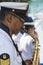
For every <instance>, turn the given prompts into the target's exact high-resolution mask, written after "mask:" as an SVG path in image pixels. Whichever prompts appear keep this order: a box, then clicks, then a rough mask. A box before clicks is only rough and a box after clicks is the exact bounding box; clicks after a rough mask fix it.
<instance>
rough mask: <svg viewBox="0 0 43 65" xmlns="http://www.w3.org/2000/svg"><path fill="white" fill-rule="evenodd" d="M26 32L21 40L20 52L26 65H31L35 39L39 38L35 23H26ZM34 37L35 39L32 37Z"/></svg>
mask: <svg viewBox="0 0 43 65" xmlns="http://www.w3.org/2000/svg"><path fill="white" fill-rule="evenodd" d="M24 25H25V31H26V33H24V34H23V35H22V37H21V39H20V51H22V57H23V59H24V60H25V62H26V65H31V63H32V62H31V61H32V56H33V50H34V45H33V42H34V41H35V40H34V38H37V37H38V36H37V33H36V32H35V28H34V24H33V23H29V22H28V23H27V22H26V23H24ZM32 36H33V37H32Z"/></svg>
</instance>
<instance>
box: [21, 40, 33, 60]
mask: <svg viewBox="0 0 43 65" xmlns="http://www.w3.org/2000/svg"><path fill="white" fill-rule="evenodd" d="M32 42H33V40H30V41H28V42H27V44H26V47H25V50H24V49H23V51H22V57H23V59H24V60H27V59H29V60H30V59H31V58H32V55H33V48H34V47H33V44H32Z"/></svg>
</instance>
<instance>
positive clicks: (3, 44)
mask: <svg viewBox="0 0 43 65" xmlns="http://www.w3.org/2000/svg"><path fill="white" fill-rule="evenodd" d="M4 53H7V54H8V55H9V57H10V65H21V63H19V60H18V57H17V51H16V49H15V47H14V45H13V42H12V40H11V38H10V36H9V35H8V34H7V33H6V32H5V31H3V30H2V29H0V56H1V55H2V54H4Z"/></svg>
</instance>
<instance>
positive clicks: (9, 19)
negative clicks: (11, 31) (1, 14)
mask: <svg viewBox="0 0 43 65" xmlns="http://www.w3.org/2000/svg"><path fill="white" fill-rule="evenodd" d="M7 21H8V22H9V23H11V21H12V15H11V14H8V15H7Z"/></svg>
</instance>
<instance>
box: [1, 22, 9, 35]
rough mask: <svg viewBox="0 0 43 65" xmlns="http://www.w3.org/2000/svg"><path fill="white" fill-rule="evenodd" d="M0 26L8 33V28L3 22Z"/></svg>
mask: <svg viewBox="0 0 43 65" xmlns="http://www.w3.org/2000/svg"><path fill="white" fill-rule="evenodd" d="M0 28H1V29H2V30H4V31H5V32H6V33H8V34H9V28H8V27H7V26H6V25H4V24H3V23H1V24H0ZM9 35H10V34H9Z"/></svg>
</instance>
